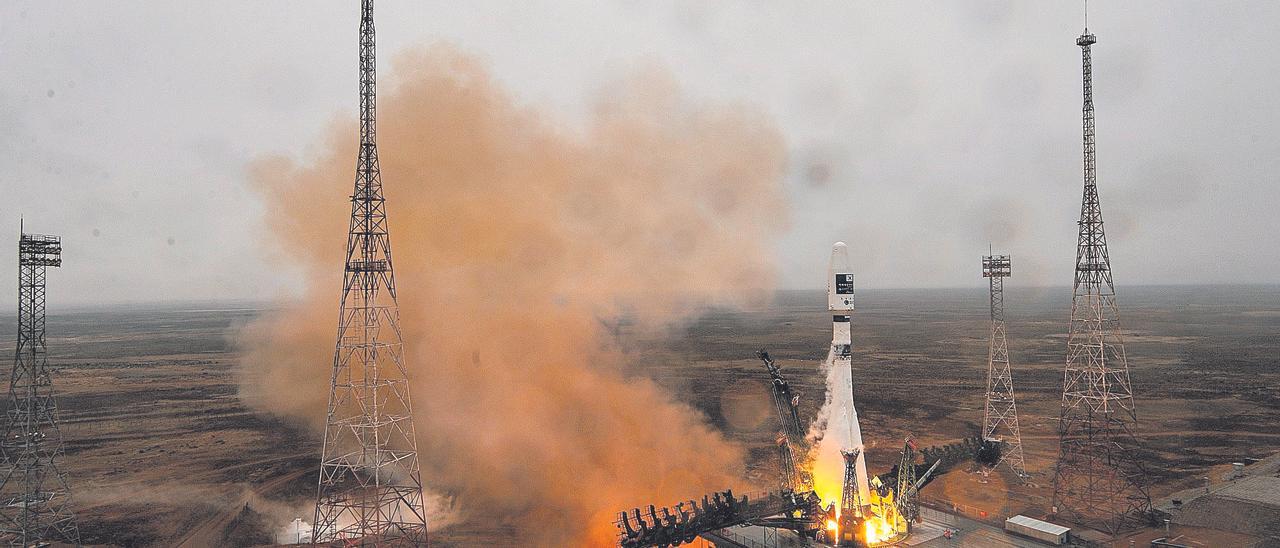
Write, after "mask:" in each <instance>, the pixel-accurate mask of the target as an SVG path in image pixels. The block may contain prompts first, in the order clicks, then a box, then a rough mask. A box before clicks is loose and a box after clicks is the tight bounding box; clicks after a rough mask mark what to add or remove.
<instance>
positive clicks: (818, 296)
mask: <svg viewBox="0 0 1280 548" xmlns="http://www.w3.org/2000/svg"><path fill="white" fill-rule="evenodd" d="M1118 291H1119V302H1120V306H1121V315H1122V323H1123V326H1124V329H1125V332H1126V339H1125V342H1126V350H1127V353H1128V356H1129V365H1130V368H1131V371H1132V378H1133V384H1134V386H1135V389H1136V391H1137V393H1138V401H1137V405H1138V413H1139V416H1140V419H1141V423H1140V424H1139V426H1138V428H1137V431H1136V432H1137V435H1138V437H1139V438H1141V440H1142V441H1143V442H1144V451H1143V459H1144V461H1145V462H1146V463H1147V465H1148V469H1149V471H1150V473H1151V475H1152V479H1153V481H1154V482H1155V483H1154V486H1153V488H1152V494H1153V496H1156V497H1160V496H1163V495H1166V494H1169V493H1172V492H1174V491H1176V490H1179V489H1183V488H1187V487H1191V486H1195V485H1199V484H1202V483H1203V481H1204V480H1203V479H1202V478H1204V477H1210V478H1212V479H1213V480H1214V481H1217V478H1218V477H1219V476H1220V475H1221V473H1220V472H1222V471H1225V470H1227V469H1229V467H1230V463H1232V462H1238V461H1244V462H1247V459H1250V458H1259V457H1263V456H1266V455H1268V454H1271V453H1273V452H1275V451H1277V450H1280V428H1277V425H1280V391H1278V389H1277V387H1278V386H1280V363H1278V362H1280V287H1278V286H1208V287H1191V286H1179V287H1123V286H1122V287H1120V288H1119V290H1118ZM1070 296H1071V295H1070V290H1069V289H1068V288H1022V287H1018V286H1017V285H1016V279H1013V280H1010V281H1009V283H1008V284H1007V288H1006V317H1007V320H1008V322H1009V345H1010V357H1011V361H1012V362H1013V367H1014V383H1015V387H1016V390H1017V396H1018V408H1019V411H1020V414H1021V421H1022V428H1023V432H1022V433H1023V441H1024V444H1025V448H1026V452H1027V467H1028V470H1029V471H1030V472H1031V473H1032V474H1033V475H1034V477H1033V478H1032V484H1031V485H1028V486H1021V485H1016V484H1015V482H1013V481H1012V479H1013V478H1012V476H1010V475H1008V474H995V475H992V477H991V478H990V479H989V480H988V482H987V483H979V476H978V475H977V474H973V473H970V472H969V471H966V470H964V469H957V470H955V471H953V472H951V473H949V474H948V475H947V476H945V477H943V478H941V479H940V480H939V481H936V482H934V483H933V484H931V485H930V486H929V487H927V488H926V490H925V493H924V494H925V495H926V496H928V497H931V498H934V499H941V500H947V501H950V502H953V503H955V504H957V505H960V506H961V508H962V509H963V510H965V511H966V512H969V513H973V514H975V515H977V514H980V513H982V512H986V513H987V514H988V515H989V516H991V517H998V516H1006V515H1012V514H1015V513H1023V512H1025V513H1032V514H1037V513H1039V514H1043V513H1044V512H1045V510H1046V509H1047V506H1048V497H1049V496H1050V494H1051V489H1050V484H1051V483H1052V463H1053V460H1054V458H1055V456H1056V451H1057V443H1056V436H1055V434H1054V429H1055V426H1056V417H1057V413H1058V405H1059V398H1060V394H1059V390H1060V384H1061V376H1062V364H1063V361H1064V355H1065V349H1066V337H1065V332H1066V326H1067V319H1068V316H1069V310H1070ZM824 305H825V295H824V293H823V292H820V291H784V292H780V293H779V294H778V296H777V299H776V300H775V302H774V303H773V304H772V305H771V306H770V307H768V308H766V309H763V310H757V311H750V312H742V311H709V312H707V313H705V314H703V315H702V316H701V317H699V318H697V319H694V320H691V321H689V322H686V323H685V324H683V325H679V326H675V327H672V328H670V329H668V330H667V331H666V332H664V333H660V334H654V333H644V334H640V333H632V332H629V331H628V330H627V329H626V328H625V327H623V328H620V329H619V330H618V334H617V337H618V343H619V344H620V345H621V346H622V347H623V348H625V349H627V351H628V353H629V354H630V356H631V357H632V358H633V360H632V362H633V365H632V366H631V369H632V370H631V372H630V373H631V374H633V375H639V376H647V377H650V378H653V379H655V380H656V381H657V382H658V383H660V384H661V385H662V386H664V387H666V388H667V389H668V390H670V392H671V394H672V395H673V398H675V399H678V400H680V401H684V402H687V403H688V404H690V405H691V406H693V407H694V408H696V409H698V410H699V411H700V412H702V413H703V414H705V416H706V418H707V420H708V421H709V422H710V423H712V424H713V425H715V426H716V427H718V428H720V429H721V430H723V431H724V432H725V433H726V434H727V435H728V436H729V437H730V438H731V439H734V440H736V441H738V442H739V443H741V444H743V445H744V446H745V447H747V448H748V455H749V457H748V458H749V462H748V465H749V468H750V474H751V476H752V479H753V480H754V481H756V482H757V483H760V484H769V483H771V482H772V481H774V480H773V478H774V477H775V474H776V471H775V470H776V463H775V462H774V452H773V445H772V442H773V439H774V436H775V431H776V428H777V425H776V422H775V420H776V419H775V418H774V417H773V411H772V405H771V403H770V401H769V399H768V398H769V395H768V386H767V381H766V379H767V377H766V375H765V372H764V368H763V366H762V365H761V364H760V362H759V361H758V360H757V359H756V358H755V356H754V352H755V351H756V350H758V349H761V348H764V349H768V350H769V351H770V352H771V353H772V354H773V356H774V357H775V359H777V360H778V361H779V363H780V364H781V365H782V367H783V370H784V371H785V372H786V374H787V375H788V376H789V378H790V379H791V382H792V384H793V386H794V387H795V389H797V390H798V391H799V392H800V393H801V408H802V412H803V415H804V418H805V419H806V420H807V419H809V418H811V417H812V416H813V415H814V414H816V412H817V408H818V406H819V405H820V404H821V401H822V397H823V390H824V388H823V384H822V383H823V376H822V372H821V371H820V368H819V365H820V361H821V360H822V359H823V358H824V357H825V354H826V351H827V346H828V344H829V342H830V323H829V322H830V319H829V318H830V316H829V314H828V313H827V312H826V310H825V309H824V308H823V307H824ZM857 306H858V309H857V311H856V312H854V319H853V337H854V368H855V378H856V381H855V382H856V383H857V384H856V399H857V402H858V405H859V414H860V416H861V419H862V428H863V432H864V436H865V438H866V440H867V443H868V444H869V449H868V457H869V460H868V464H869V466H870V468H871V469H872V471H873V472H877V473H878V472H883V471H885V470H887V469H888V468H889V467H890V466H891V465H892V464H893V463H894V462H896V459H897V457H898V451H899V449H900V447H901V444H902V440H903V438H904V436H906V435H907V434H908V433H910V434H912V435H914V436H915V437H916V438H917V439H918V440H919V441H920V442H921V443H922V444H924V445H933V444H942V443H946V442H950V441H955V440H958V439H960V438H962V437H964V436H968V435H972V434H974V433H976V432H977V429H978V427H979V423H980V422H981V420H982V404H983V400H982V397H983V391H984V383H985V368H986V353H987V330H988V321H987V294H986V289H985V288H982V289H977V288H975V289H938V290H867V291H862V292H860V293H859V294H858V296H857ZM257 314H259V308H258V307H256V306H253V305H231V304H225V303H222V304H209V305H157V306H130V307H112V308H91V309H69V308H63V307H61V306H59V305H58V303H57V302H56V298H55V299H54V301H53V302H51V303H50V317H49V351H50V362H51V364H52V365H53V366H54V368H55V371H56V372H55V385H56V389H57V391H58V394H59V403H60V406H61V414H62V423H63V434H64V437H65V438H66V440H67V444H66V451H67V457H66V460H65V466H64V467H65V469H66V471H67V472H68V475H69V478H70V481H71V484H72V488H73V490H74V491H75V506H76V510H77V514H78V515H79V517H80V524H81V530H82V531H83V536H84V541H85V542H86V543H88V544H100V545H120V546H175V545H182V544H183V543H186V545H188V546H225V545H247V544H253V543H269V542H272V540H273V537H274V535H277V534H282V533H283V531H282V530H278V527H279V526H280V525H281V524H282V521H281V520H282V519H284V520H285V521H287V518H283V517H284V516H301V517H306V516H307V515H308V514H309V512H310V508H309V504H310V500H309V497H310V496H312V492H313V490H314V473H315V468H316V466H317V454H318V452H319V445H320V442H319V439H318V437H317V436H316V435H315V433H313V432H309V431H307V430H306V429H304V428H301V427H299V426H297V425H293V424H290V423H288V422H286V421H283V420H280V419H278V418H274V417H270V416H262V415H258V414H255V413H254V412H253V411H252V410H250V409H249V408H247V407H246V406H245V405H244V404H243V403H242V402H241V401H240V400H239V399H238V397H237V385H236V382H237V381H236V379H237V377H236V368H237V367H238V362H237V354H236V348H235V345H234V336H233V334H234V333H235V332H236V331H237V330H239V329H241V328H242V326H244V325H245V324H246V323H248V322H249V321H251V320H252V319H253V318H254V317H255V316H256V315H257ZM15 331H16V326H15V325H14V321H13V318H12V316H9V317H8V318H6V319H5V320H4V321H3V322H0V334H3V333H10V334H12V333H15ZM0 342H2V343H3V344H0V355H11V354H4V353H5V352H8V353H11V352H12V345H13V340H12V337H11V338H9V339H8V340H5V341H0ZM411 343H412V342H411V341H410V344H411ZM426 480H427V482H428V483H430V478H426ZM726 487H731V486H726ZM653 502H654V503H656V504H665V503H668V502H672V501H653ZM486 527H487V526H473V525H460V526H454V527H452V528H450V529H448V530H445V531H441V532H439V533H437V534H435V535H434V536H433V540H434V541H435V542H434V543H433V544H437V545H441V546H451V545H453V546H457V545H474V544H476V543H482V542H484V543H492V544H499V545H501V544H515V543H516V539H510V538H508V537H506V536H505V531H503V530H501V529H499V530H486Z"/></svg>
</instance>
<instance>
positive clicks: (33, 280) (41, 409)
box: [0, 231, 80, 546]
mask: <svg viewBox="0 0 1280 548" xmlns="http://www.w3.org/2000/svg"><path fill="white" fill-rule="evenodd" d="M19 232H21V231H19ZM51 266H52V267H59V266H62V241H61V240H60V239H59V238H58V237H57V236H44V235H40V234H26V233H24V232H23V233H21V234H20V236H19V238H18V346H17V348H16V350H15V352H14V359H13V373H12V375H11V377H10V380H9V408H8V412H7V414H6V415H5V428H4V438H3V439H2V440H0V453H3V461H2V463H0V466H2V469H0V474H3V477H0V542H4V543H7V544H9V545H11V546H38V545H45V544H47V543H49V542H54V541H57V542H65V543H69V544H75V545H79V544H80V530H79V528H77V527H76V521H75V516H73V515H72V513H71V506H70V504H69V501H70V498H71V489H70V488H68V487H67V476H66V474H64V473H63V472H62V470H60V469H59V468H58V462H59V461H60V460H62V433H61V431H60V430H59V429H58V404H57V402H56V401H55V400H54V395H53V382H52V379H51V377H50V375H49V367H48V366H49V359H48V353H47V349H46V347H45V322H44V311H45V270H46V268H48V267H51Z"/></svg>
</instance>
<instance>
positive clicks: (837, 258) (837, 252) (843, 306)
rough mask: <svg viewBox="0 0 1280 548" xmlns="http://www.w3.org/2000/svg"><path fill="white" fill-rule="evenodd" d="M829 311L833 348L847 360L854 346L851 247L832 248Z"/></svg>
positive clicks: (828, 276) (836, 354)
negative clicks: (850, 326) (851, 318)
mask: <svg viewBox="0 0 1280 548" xmlns="http://www.w3.org/2000/svg"><path fill="white" fill-rule="evenodd" d="M827 309H828V310H830V311H831V312H832V314H831V335H832V338H831V346H832V349H833V351H834V352H835V356H837V357H844V358H847V357H849V356H850V352H851V347H852V345H853V335H852V334H851V333H850V331H849V320H850V318H849V313H850V312H852V311H853V269H852V268H850V266H849V246H846V245H844V242H836V243H835V245H833V246H831V266H830V267H829V268H828V269H827Z"/></svg>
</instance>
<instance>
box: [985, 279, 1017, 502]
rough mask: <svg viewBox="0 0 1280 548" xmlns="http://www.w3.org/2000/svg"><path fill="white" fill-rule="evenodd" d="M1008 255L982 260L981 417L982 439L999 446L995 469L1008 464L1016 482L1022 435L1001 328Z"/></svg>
mask: <svg viewBox="0 0 1280 548" xmlns="http://www.w3.org/2000/svg"><path fill="white" fill-rule="evenodd" d="M1010 267H1011V262H1010V260H1009V256H1008V255H988V256H985V257H983V258H982V277H984V278H986V279H987V280H988V282H989V284H988V285H989V286H990V290H991V292H990V295H991V340H990V343H989V346H988V349H987V402H986V406H985V408H984V409H985V410H984V411H983V414H982V424H983V427H982V439H984V440H986V441H990V442H996V443H999V444H1000V446H1001V447H1000V460H999V461H997V462H996V463H995V464H993V465H992V466H991V468H992V469H995V468H996V467H997V466H999V465H1000V464H1001V463H1004V462H1008V463H1009V468H1010V469H1012V470H1013V472H1014V473H1015V474H1017V475H1018V477H1019V478H1026V477H1027V471H1026V459H1025V458H1024V457H1023V454H1022V434H1021V433H1020V432H1019V429H1018V406H1017V403H1016V401H1015V399H1014V397H1013V374H1012V373H1011V372H1010V370H1009V341H1008V335H1007V333H1006V331H1005V325H1004V279H1005V278H1007V277H1009V275H1010V274H1011V269H1010Z"/></svg>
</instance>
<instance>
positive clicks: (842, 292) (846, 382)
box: [827, 242, 871, 504]
mask: <svg viewBox="0 0 1280 548" xmlns="http://www.w3.org/2000/svg"><path fill="white" fill-rule="evenodd" d="M827 308H828V310H830V311H831V367H834V368H838V370H839V371H840V377H839V378H841V382H840V383H839V384H837V385H836V386H835V387H834V389H835V390H841V391H844V390H848V393H847V397H837V398H833V401H843V402H845V405H844V406H843V407H844V409H838V410H836V412H838V413H840V415H841V416H840V417H838V419H837V423H836V427H837V428H842V427H843V428H847V430H846V432H847V433H848V437H847V438H846V440H847V441H848V447H841V448H840V449H841V450H842V451H854V450H856V451H858V456H857V463H856V465H855V471H856V473H857V480H858V499H859V500H861V501H862V504H868V503H869V502H870V501H871V493H870V488H869V483H868V481H867V480H868V477H867V458H866V456H865V453H866V451H865V448H864V447H863V443H862V427H861V426H860V425H859V424H858V410H857V408H856V407H855V406H854V400H853V334H852V332H851V330H850V325H849V324H850V320H851V318H850V312H853V268H852V267H851V266H850V265H849V246H847V245H845V243H844V242H836V243H835V245H833V246H831V266H830V267H829V268H828V269H827ZM842 396H844V395H843V394H842ZM838 421H843V422H846V423H847V424H845V425H840V424H839V422H838ZM843 428H842V429H843Z"/></svg>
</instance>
